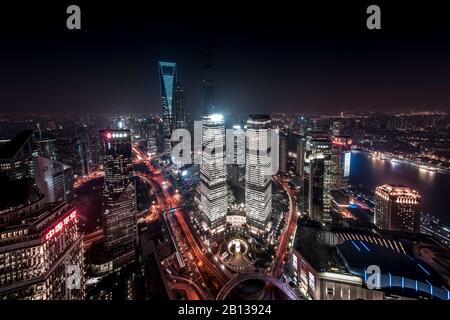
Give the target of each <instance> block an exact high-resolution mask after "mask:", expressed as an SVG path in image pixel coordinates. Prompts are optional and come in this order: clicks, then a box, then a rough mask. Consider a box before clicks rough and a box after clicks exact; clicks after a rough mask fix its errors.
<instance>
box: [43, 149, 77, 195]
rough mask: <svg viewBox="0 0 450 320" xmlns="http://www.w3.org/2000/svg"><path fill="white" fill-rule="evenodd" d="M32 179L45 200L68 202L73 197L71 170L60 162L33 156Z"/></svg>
mask: <svg viewBox="0 0 450 320" xmlns="http://www.w3.org/2000/svg"><path fill="white" fill-rule="evenodd" d="M34 181H35V183H36V185H37V186H38V188H39V190H41V191H42V192H43V193H44V195H45V198H46V201H47V202H56V201H67V202H70V201H72V199H73V196H74V193H73V182H74V179H73V170H72V168H71V167H69V166H66V165H65V164H63V163H61V162H58V161H54V160H51V159H47V158H44V157H35V158H34Z"/></svg>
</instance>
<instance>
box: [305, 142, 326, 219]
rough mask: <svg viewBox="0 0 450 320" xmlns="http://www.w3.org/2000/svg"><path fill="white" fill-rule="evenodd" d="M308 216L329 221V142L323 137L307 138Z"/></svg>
mask: <svg viewBox="0 0 450 320" xmlns="http://www.w3.org/2000/svg"><path fill="white" fill-rule="evenodd" d="M308 150H309V156H308V162H309V183H308V185H309V191H308V211H309V216H310V217H311V218H312V219H314V220H317V221H330V219H331V218H330V215H329V213H330V210H331V199H330V191H331V143H330V141H329V140H328V139H325V138H318V137H315V138H311V139H309V140H308Z"/></svg>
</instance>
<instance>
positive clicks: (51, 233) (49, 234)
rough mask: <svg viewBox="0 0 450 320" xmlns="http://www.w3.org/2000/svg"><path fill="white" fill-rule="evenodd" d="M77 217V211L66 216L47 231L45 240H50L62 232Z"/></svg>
mask: <svg viewBox="0 0 450 320" xmlns="http://www.w3.org/2000/svg"><path fill="white" fill-rule="evenodd" d="M76 216H77V211H76V210H73V211H72V212H71V213H69V214H68V215H67V216H65V217H64V219H62V220H61V221H59V222H58V223H57V224H56V225H55V226H54V227H53V228H51V229H50V230H48V231H47V233H46V234H45V240H46V241H47V240H50V239H51V238H53V237H54V236H55V235H57V234H58V233H60V232H61V231H63V230H64V228H65V227H66V226H67V225H68V224H69V222H70V221H72V220H74V219H75V218H76Z"/></svg>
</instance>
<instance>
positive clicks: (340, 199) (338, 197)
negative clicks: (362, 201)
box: [330, 190, 350, 206]
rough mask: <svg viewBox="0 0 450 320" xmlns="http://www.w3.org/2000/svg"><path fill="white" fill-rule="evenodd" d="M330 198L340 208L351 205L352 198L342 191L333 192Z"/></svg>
mask: <svg viewBox="0 0 450 320" xmlns="http://www.w3.org/2000/svg"><path fill="white" fill-rule="evenodd" d="M330 196H331V198H332V199H333V201H334V202H336V204H337V205H338V206H348V205H349V203H350V197H349V195H348V194H345V193H344V192H342V191H341V190H331V192H330Z"/></svg>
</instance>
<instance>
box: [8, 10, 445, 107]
mask: <svg viewBox="0 0 450 320" xmlns="http://www.w3.org/2000/svg"><path fill="white" fill-rule="evenodd" d="M31 8H32V9H34V11H33V12H36V14H35V15H34V16H29V14H28V12H27V11H26V12H23V11H20V10H19V9H18V8H17V7H15V6H14V5H12V6H11V9H10V11H9V12H10V13H11V15H10V16H7V17H6V18H5V19H2V28H1V29H0V32H1V35H2V39H3V41H2V44H1V46H2V47H1V48H2V55H3V56H4V57H5V59H2V62H1V63H2V65H1V68H2V74H1V76H0V83H1V85H2V86H1V88H2V90H1V91H0V98H1V99H2V101H3V103H2V104H1V106H0V108H1V109H0V113H4V112H8V111H10V110H14V111H15V112H30V111H34V112H43V113H56V112H59V111H60V110H61V106H64V110H77V112H90V111H93V110H94V112H108V111H112V112H123V111H125V112H130V113H132V112H145V113H146V112H150V113H156V112H159V109H160V108H159V104H158V100H159V99H158V97H159V80H158V77H157V76H155V69H156V68H157V63H158V61H174V62H176V63H177V64H178V71H179V73H180V74H181V78H182V80H183V84H184V86H185V89H186V108H187V109H189V110H190V112H192V113H199V114H200V113H201V108H202V107H201V105H202V97H201V96H202V79H203V77H204V67H203V66H204V65H205V51H208V49H207V47H208V44H207V42H208V39H209V38H210V36H211V35H212V47H213V55H212V60H213V66H214V72H213V73H214V75H213V78H214V80H213V81H214V82H215V91H216V92H215V100H216V102H215V105H216V108H217V109H218V110H219V111H220V110H221V109H222V110H228V111H229V112H234V111H237V110H246V111H248V113H255V112H260V113H268V112H272V111H273V110H275V109H276V110H279V111H282V112H308V113H309V112H312V111H319V112H334V111H336V110H339V111H358V110H360V111H369V110H374V111H375V110H392V109H399V108H408V107H412V108H416V109H426V108H431V109H448V108H449V106H448V101H449V99H450V97H449V95H448V92H449V90H448V86H449V79H448V74H450V65H449V64H448V61H447V59H446V57H447V56H448V55H449V53H450V47H449V45H448V43H449V41H448V34H449V33H448V30H449V25H448V24H447V23H446V22H445V21H446V20H445V19H432V18H431V16H428V15H427V14H426V13H427V10H428V9H427V8H425V9H422V8H420V9H419V8H415V7H407V8H404V7H402V8H401V9H400V8H399V7H396V6H395V5H387V4H386V5H385V6H383V8H382V11H383V18H382V19H383V20H382V21H383V28H382V29H381V30H375V31H373V30H367V29H366V30H364V29H365V17H366V16H367V14H365V9H366V7H364V6H363V5H357V6H352V5H349V4H348V5H342V4H340V5H328V6H326V8H320V7H318V6H314V5H311V6H305V7H304V9H303V10H301V11H300V12H299V17H297V18H296V17H294V16H293V14H294V13H287V16H286V19H285V20H283V19H280V16H277V15H273V18H272V15H271V14H270V13H269V12H267V11H263V13H262V14H261V16H259V17H255V16H253V15H249V16H248V21H246V19H245V18H247V16H246V14H247V13H249V12H250V10H251V8H250V7H246V6H243V7H242V12H241V13H239V14H237V16H236V19H235V20H233V21H232V22H230V21H228V20H227V19H226V14H228V11H227V10H225V11H224V12H223V13H222V14H217V15H216V16H211V15H206V19H205V22H204V24H202V23H199V22H197V17H198V16H199V15H202V14H203V12H204V10H202V9H201V8H199V11H198V12H197V13H196V14H194V15H185V14H183V9H184V7H183V6H181V7H179V8H178V9H174V11H173V15H172V16H171V18H169V19H167V18H166V17H164V18H163V17H159V16H158V15H157V13H156V12H146V11H139V6H138V5H136V6H135V7H133V8H121V7H118V6H114V5H111V6H110V8H109V9H110V10H109V11H108V14H103V13H102V8H101V7H98V6H97V5H95V4H89V5H88V4H83V6H82V19H83V20H82V21H83V25H82V29H81V30H79V31H69V30H67V29H65V24H64V23H60V22H61V21H62V22H64V19H65V8H66V7H64V6H63V5H62V4H60V5H56V6H50V5H44V4H39V5H38V6H36V7H35V6H33V5H32V6H31ZM274 10H275V12H278V11H279V10H280V9H274ZM437 11H439V10H437ZM58 12H60V13H58ZM19 14H21V15H23V17H24V18H22V19H21V20H20V21H22V24H21V25H20V26H18V25H17V23H14V22H13V21H12V20H10V19H16V18H17V16H18V15H19ZM435 14H440V13H439V12H437V13H435ZM271 18H272V19H271ZM42 20H45V21H42ZM416 20H417V21H420V22H421V23H418V22H417V23H414V22H412V21H416ZM30 28H33V30H34V31H33V32H28V30H29V29H30ZM30 52H33V55H32V56H31V55H30ZM22 91H26V92H27V95H22V94H20V92H22Z"/></svg>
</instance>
